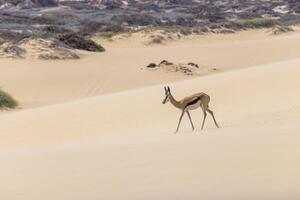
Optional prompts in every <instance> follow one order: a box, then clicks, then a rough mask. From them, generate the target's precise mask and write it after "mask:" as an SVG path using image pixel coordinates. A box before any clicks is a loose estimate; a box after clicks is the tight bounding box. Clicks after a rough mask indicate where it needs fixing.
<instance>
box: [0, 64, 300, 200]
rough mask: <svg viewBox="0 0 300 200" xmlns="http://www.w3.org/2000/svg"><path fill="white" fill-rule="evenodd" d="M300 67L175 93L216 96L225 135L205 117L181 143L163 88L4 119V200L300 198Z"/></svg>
mask: <svg viewBox="0 0 300 200" xmlns="http://www.w3.org/2000/svg"><path fill="white" fill-rule="evenodd" d="M299 65H300V59H293V60H289V61H285V62H279V63H275V64H274V63H273V64H270V65H262V66H257V67H254V68H248V69H242V70H235V71H231V72H226V73H221V74H215V75H211V76H206V77H200V78H197V79H192V80H186V81H182V82H177V83H174V84H171V85H170V86H171V88H172V89H173V93H174V95H175V96H176V97H183V96H184V95H187V94H190V93H192V92H198V91H199V90H200V91H205V92H207V93H209V94H210V95H211V98H212V102H211V108H212V109H213V110H214V111H215V115H216V118H217V120H218V121H219V124H220V125H221V126H222V128H221V129H215V127H214V126H213V124H212V120H211V119H210V118H208V121H207V126H206V130H205V131H203V132H201V131H199V127H200V123H201V119H202V114H201V111H200V110H199V111H194V112H193V113H192V116H193V119H194V122H195V124H197V131H196V132H194V133H193V132H191V131H190V127H189V124H188V121H187V119H186V118H185V119H184V120H183V126H182V129H181V132H180V134H177V135H174V134H173V133H172V131H174V129H175V126H176V123H177V120H178V116H179V114H180V113H179V111H178V110H175V109H174V108H172V107H171V105H162V104H161V100H162V95H163V89H162V86H161V85H159V86H153V87H149V88H142V89H137V90H132V91H125V92H120V93H116V94H109V95H103V96H98V97H93V98H88V99H83V100H79V101H74V102H71V103H63V104H59V105H54V106H47V107H43V108H36V109H29V110H24V111H21V112H16V113H8V114H4V115H1V116H0V137H1V140H0V147H1V148H2V150H1V152H0V162H1V165H0V177H1V182H0V196H1V199H3V200H17V199H22V200H40V199H43V200H52V199H56V200H68V199H70V200H71V199H72V200H81V199H90V200H98V199H130V200H133V199H149V200H150V199H151V200H152V199H163V200H165V199H172V200H174V199H178V200H180V199H195V200H196V199H222V200H223V199H249V200H250V199H299V198H300V192H299V184H300V171H299V168H300V161H299V157H300V149H299V140H300V135H299V129H300V124H299V119H300V103H299V102H300V90H299V87H300V79H299V74H300V68H299Z"/></svg>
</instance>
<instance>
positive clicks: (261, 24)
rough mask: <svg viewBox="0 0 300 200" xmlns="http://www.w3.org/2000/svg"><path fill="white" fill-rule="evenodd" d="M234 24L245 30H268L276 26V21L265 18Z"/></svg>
mask: <svg viewBox="0 0 300 200" xmlns="http://www.w3.org/2000/svg"><path fill="white" fill-rule="evenodd" d="M234 23H235V24H237V25H238V26H241V27H244V28H267V27H272V26H274V25H275V24H276V22H275V21H274V20H272V19H265V18H252V19H240V20H237V21H235V22H234Z"/></svg>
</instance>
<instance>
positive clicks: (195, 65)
mask: <svg viewBox="0 0 300 200" xmlns="http://www.w3.org/2000/svg"><path fill="white" fill-rule="evenodd" d="M188 65H190V66H193V67H197V68H199V65H198V64H196V63H193V62H190V63H188Z"/></svg>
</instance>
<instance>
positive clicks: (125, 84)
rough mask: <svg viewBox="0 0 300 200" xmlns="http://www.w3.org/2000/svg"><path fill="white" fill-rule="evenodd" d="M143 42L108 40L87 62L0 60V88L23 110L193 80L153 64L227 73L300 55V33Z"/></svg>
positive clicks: (242, 34) (84, 55) (84, 59)
mask: <svg viewBox="0 0 300 200" xmlns="http://www.w3.org/2000/svg"><path fill="white" fill-rule="evenodd" d="M135 39H136V40H135ZM139 42H140V41H139V40H138V38H135V37H132V38H129V39H125V40H117V41H115V42H112V43H110V42H106V43H104V46H105V47H106V49H107V51H106V52H104V53H100V54H84V53H83V59H81V60H76V61H74V60H71V61H53V62H52V61H51V62H49V61H39V60H31V59H27V60H10V59H0V72H1V73H0V86H1V87H2V88H3V89H4V90H6V91H9V92H10V93H12V95H13V96H14V97H16V99H18V100H19V101H20V103H21V107H23V108H31V107H37V106H45V105H49V104H55V103H60V102H66V101H71V100H75V99H80V98H84V97H89V96H96V95H99V94H105V93H111V92H117V91H124V90H127V89H134V88H143V87H145V86H151V85H154V84H159V83H166V82H170V81H177V80H183V79H187V78H191V77H189V76H185V75H181V74H174V73H168V72H164V73H161V72H159V73H156V72H154V73H153V72H152V71H150V72H149V71H148V70H146V69H145V66H147V65H148V64H149V63H150V62H155V63H158V62H160V61H161V60H164V59H166V60H169V61H171V62H174V63H188V62H195V63H198V64H199V65H203V66H208V67H213V68H217V72H223V71H227V70H232V69H239V68H245V67H251V66H256V65H260V64H267V63H274V62H279V61H284V60H290V59H295V58H298V57H299V56H300V34H299V32H295V33H291V34H286V35H285V34H284V35H280V36H270V35H269V33H267V31H266V30H259V31H247V32H241V33H237V34H229V35H207V36H203V37H195V38H194V37H191V38H187V39H183V40H181V41H176V42H172V43H170V44H168V45H160V46H150V47H145V46H142V45H138V43H139ZM205 74H206V73H203V75H205Z"/></svg>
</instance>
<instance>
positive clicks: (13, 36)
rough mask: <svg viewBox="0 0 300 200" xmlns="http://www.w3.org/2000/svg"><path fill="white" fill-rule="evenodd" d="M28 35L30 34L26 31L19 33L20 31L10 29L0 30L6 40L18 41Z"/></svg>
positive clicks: (0, 36)
mask: <svg viewBox="0 0 300 200" xmlns="http://www.w3.org/2000/svg"><path fill="white" fill-rule="evenodd" d="M27 37H29V34H26V33H18V32H13V31H8V30H7V31H6V30H5V31H4V30H3V31H0V38H2V39H3V40H4V41H10V42H18V41H20V40H23V39H24V38H27Z"/></svg>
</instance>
